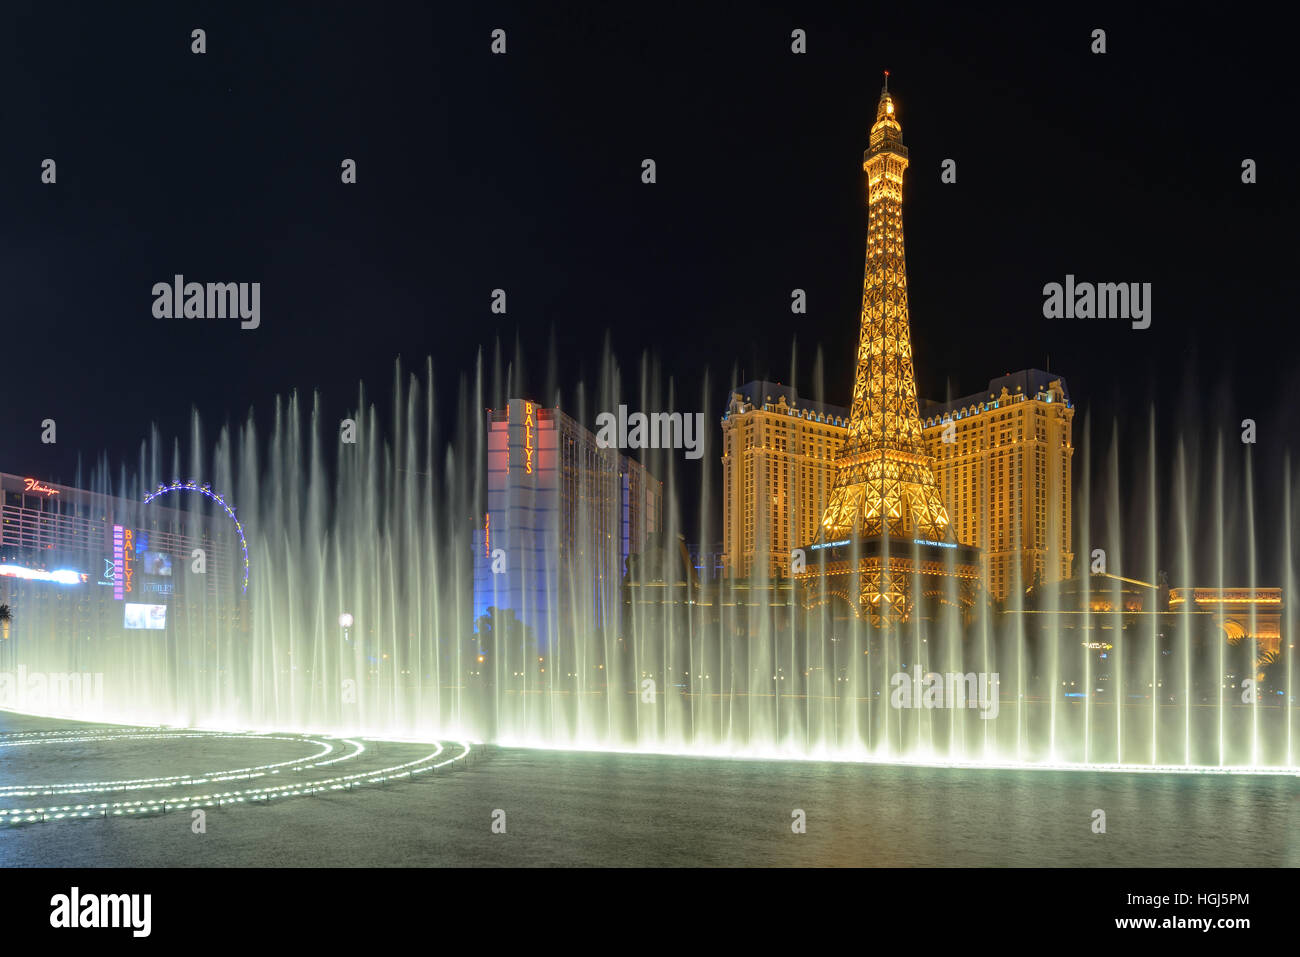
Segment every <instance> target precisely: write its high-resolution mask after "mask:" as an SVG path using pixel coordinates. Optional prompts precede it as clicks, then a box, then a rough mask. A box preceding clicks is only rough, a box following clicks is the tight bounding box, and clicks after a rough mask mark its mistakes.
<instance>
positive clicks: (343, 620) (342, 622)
mask: <svg viewBox="0 0 1300 957" xmlns="http://www.w3.org/2000/svg"><path fill="white" fill-rule="evenodd" d="M339 627H340V628H342V629H343V640H344V641H350V640H351V639H350V638H348V629H349V628H351V627H352V615H351V614H350V613H348V612H346V611H345V612H344V613H343V614H341V615H339Z"/></svg>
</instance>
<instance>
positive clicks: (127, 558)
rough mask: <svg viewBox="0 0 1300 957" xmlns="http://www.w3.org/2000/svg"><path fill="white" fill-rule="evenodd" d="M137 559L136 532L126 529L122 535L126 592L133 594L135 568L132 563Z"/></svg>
mask: <svg viewBox="0 0 1300 957" xmlns="http://www.w3.org/2000/svg"><path fill="white" fill-rule="evenodd" d="M133 561H135V532H133V531H132V530H131V529H129V528H128V529H125V530H124V533H123V536H122V570H123V571H124V572H125V573H126V580H125V583H124V585H125V588H126V593H127V594H128V595H129V594H131V575H132V573H133V570H132V568H131V563H132V562H133Z"/></svg>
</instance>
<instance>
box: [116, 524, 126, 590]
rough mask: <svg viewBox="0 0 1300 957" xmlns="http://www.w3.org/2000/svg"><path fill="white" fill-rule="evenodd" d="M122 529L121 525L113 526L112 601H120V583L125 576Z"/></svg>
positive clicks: (124, 579)
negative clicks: (123, 570)
mask: <svg viewBox="0 0 1300 957" xmlns="http://www.w3.org/2000/svg"><path fill="white" fill-rule="evenodd" d="M123 534H124V529H123V528H122V526H121V525H114V526H113V600H114V601H121V600H122V582H124V581H126V576H125V575H124V574H123V572H122V566H123V564H124V563H125V561H126V556H125V554H124V553H123V545H122V539H123Z"/></svg>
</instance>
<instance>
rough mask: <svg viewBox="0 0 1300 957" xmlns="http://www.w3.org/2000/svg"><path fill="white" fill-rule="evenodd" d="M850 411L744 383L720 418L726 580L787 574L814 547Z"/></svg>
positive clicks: (772, 386)
mask: <svg viewBox="0 0 1300 957" xmlns="http://www.w3.org/2000/svg"><path fill="white" fill-rule="evenodd" d="M848 424H849V414H848V410H847V409H843V408H840V407H838V406H832V405H825V404H822V403H817V402H808V401H806V400H801V399H800V398H799V395H798V393H797V392H795V390H794V389H792V388H790V387H789V386H783V385H780V384H778V383H775V382H749V383H746V384H745V385H743V386H741V387H740V388H739V389H737V390H736V391H734V392H732V393H731V396H730V398H729V400H728V403H727V411H726V414H725V415H724V416H723V418H722V534H723V540H722V563H723V567H724V569H725V574H726V575H727V576H728V577H731V578H747V577H749V576H750V575H751V574H755V573H765V574H766V575H768V576H769V577H773V578H778V577H786V576H788V575H789V574H790V554H791V551H792V550H793V549H794V548H796V547H798V546H800V545H803V544H806V543H808V542H811V541H813V540H814V539H815V538H816V537H817V534H818V530H819V528H820V524H821V517H822V513H823V512H824V511H825V509H826V503H827V502H829V501H830V492H831V488H832V487H833V485H834V484H835V475H836V460H837V459H838V458H839V454H840V447H841V446H842V445H843V444H844V436H845V434H846V433H847V431H848Z"/></svg>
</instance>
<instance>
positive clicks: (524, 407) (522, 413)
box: [506, 399, 537, 476]
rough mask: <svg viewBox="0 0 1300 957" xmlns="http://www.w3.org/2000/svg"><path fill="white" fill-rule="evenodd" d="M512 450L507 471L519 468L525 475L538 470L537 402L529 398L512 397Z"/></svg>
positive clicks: (510, 413)
mask: <svg viewBox="0 0 1300 957" xmlns="http://www.w3.org/2000/svg"><path fill="white" fill-rule="evenodd" d="M509 416H510V451H509V454H508V455H507V457H506V463H507V465H506V471H507V472H513V471H514V470H515V469H518V470H519V472H520V473H521V474H522V475H524V476H531V475H534V474H535V473H536V472H537V403H536V402H533V401H531V400H529V399H511V400H510V407H509Z"/></svg>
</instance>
